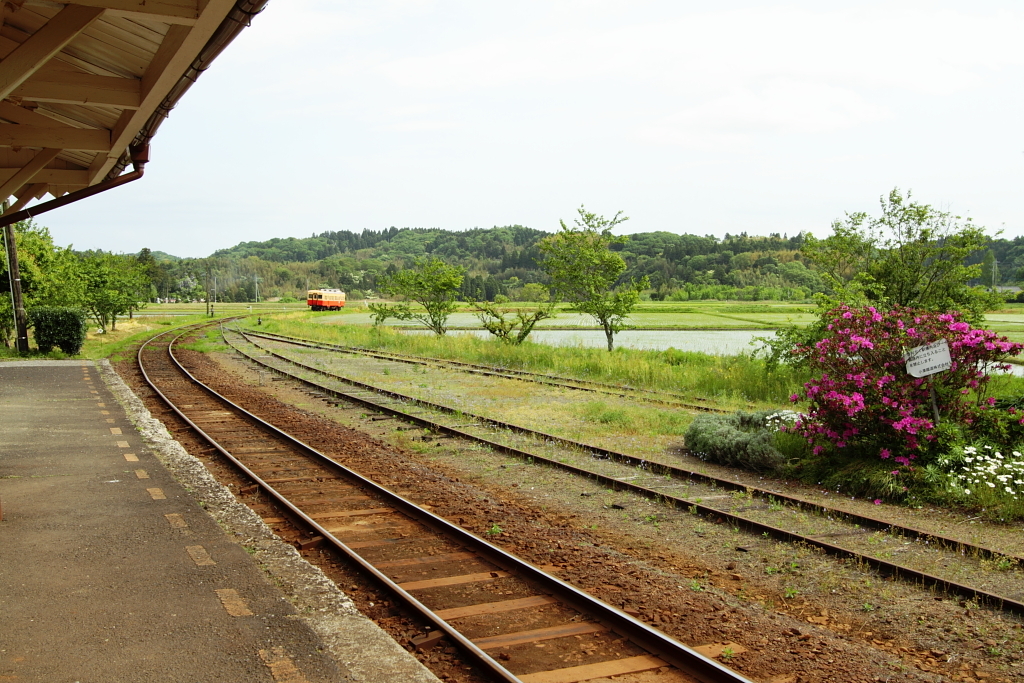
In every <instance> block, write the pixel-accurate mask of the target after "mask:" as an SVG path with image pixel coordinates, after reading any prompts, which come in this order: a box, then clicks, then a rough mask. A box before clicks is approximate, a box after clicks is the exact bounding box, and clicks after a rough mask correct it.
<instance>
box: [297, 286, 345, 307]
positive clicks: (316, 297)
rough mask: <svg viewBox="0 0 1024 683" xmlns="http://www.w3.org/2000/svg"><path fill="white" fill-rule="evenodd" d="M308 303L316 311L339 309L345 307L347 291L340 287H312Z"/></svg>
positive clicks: (307, 295)
mask: <svg viewBox="0 0 1024 683" xmlns="http://www.w3.org/2000/svg"><path fill="white" fill-rule="evenodd" d="M306 303H307V304H308V305H309V307H310V308H312V309H313V310H314V311H339V310H341V309H342V308H344V307H345V292H343V291H341V290H340V289H311V290H309V291H308V292H307V293H306Z"/></svg>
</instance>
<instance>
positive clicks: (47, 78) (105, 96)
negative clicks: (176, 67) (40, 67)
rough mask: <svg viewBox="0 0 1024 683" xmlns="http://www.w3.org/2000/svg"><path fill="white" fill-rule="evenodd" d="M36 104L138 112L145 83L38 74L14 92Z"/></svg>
mask: <svg viewBox="0 0 1024 683" xmlns="http://www.w3.org/2000/svg"><path fill="white" fill-rule="evenodd" d="M11 95H12V96H14V97H20V98H22V99H23V100H32V101H33V102H60V103H62V104H89V105H106V106H110V107H120V108H123V109H138V108H139V105H140V104H141V102H142V81H141V80H139V79H137V78H117V77H113V76H93V75H92V74H83V73H75V72H72V71H54V70H51V71H48V72H46V73H37V74H36V75H35V76H33V77H32V78H30V79H29V80H27V81H26V82H25V83H23V84H22V85H21V86H19V87H18V88H16V89H15V90H14V92H12V93H11Z"/></svg>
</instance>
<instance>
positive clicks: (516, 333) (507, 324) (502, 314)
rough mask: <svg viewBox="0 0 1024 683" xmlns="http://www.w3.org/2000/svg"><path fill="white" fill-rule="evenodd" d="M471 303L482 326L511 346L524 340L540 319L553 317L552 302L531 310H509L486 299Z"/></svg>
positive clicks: (553, 308)
mask: <svg viewBox="0 0 1024 683" xmlns="http://www.w3.org/2000/svg"><path fill="white" fill-rule="evenodd" d="M471 303H472V304H473V305H474V306H475V307H476V311H475V312H476V317H477V318H479V319H480V324H481V325H483V328H484V329H485V330H487V331H488V332H490V333H491V334H493V335H494V336H495V337H497V338H498V339H500V340H501V341H503V342H505V343H506V344H511V345H512V346H519V345H520V344H522V343H523V342H524V341H526V338H527V337H529V336H530V333H531V332H533V328H534V326H536V325H537V323H539V322H540V321H541V320H545V319H547V318H554V317H555V304H554V303H551V304H548V305H546V306H541V307H540V308H536V309H533V310H529V309H526V308H516V309H514V310H511V311H509V310H507V309H503V308H500V307H499V306H498V304H497V303H490V302H488V301H473V302H471Z"/></svg>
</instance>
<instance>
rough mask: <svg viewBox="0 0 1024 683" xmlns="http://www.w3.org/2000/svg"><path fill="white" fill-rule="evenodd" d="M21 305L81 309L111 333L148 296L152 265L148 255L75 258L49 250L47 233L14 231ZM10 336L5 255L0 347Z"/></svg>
mask: <svg viewBox="0 0 1024 683" xmlns="http://www.w3.org/2000/svg"><path fill="white" fill-rule="evenodd" d="M14 229H15V230H14V232H15V242H16V244H17V248H18V258H19V262H20V274H21V286H22V294H23V297H24V301H25V305H26V307H27V308H29V309H30V310H31V309H32V308H41V307H70V308H75V309H81V310H82V311H84V312H85V313H87V314H88V316H89V317H90V318H92V319H93V320H94V321H95V322H96V324H97V325H98V326H99V328H100V329H102V330H108V329H109V330H113V329H115V327H116V325H117V319H118V318H119V317H123V316H126V315H127V316H130V315H131V314H132V313H133V312H134V311H136V310H138V309H139V308H141V307H142V306H144V305H145V303H146V302H147V301H149V299H150V295H151V294H152V286H151V272H152V271H153V269H154V267H155V260H154V259H153V257H152V255H151V254H149V253H148V251H145V250H144V251H143V252H142V253H140V254H114V253H110V252H105V251H84V252H76V251H75V250H74V249H72V248H71V247H70V246H69V247H60V246H57V245H55V244H54V242H53V238H52V237H51V235H50V231H49V230H48V229H47V228H45V227H43V226H39V225H36V224H35V223H33V222H32V221H25V222H22V223H17V224H15V226H14ZM13 334H14V311H13V308H12V305H11V295H10V280H9V277H8V272H7V262H6V254H5V258H4V261H3V262H2V263H0V342H2V343H3V344H4V345H5V346H6V345H9V343H10V340H11V337H12V336H13Z"/></svg>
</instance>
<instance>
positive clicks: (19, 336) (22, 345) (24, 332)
mask: <svg viewBox="0 0 1024 683" xmlns="http://www.w3.org/2000/svg"><path fill="white" fill-rule="evenodd" d="M2 206H3V213H6V212H7V202H6V201H5V202H3V204H2ZM4 244H6V245H7V277H8V279H9V280H10V283H11V306H12V307H13V308H14V329H15V335H16V339H15V348H17V349H18V353H28V316H27V315H26V313H25V302H24V300H23V299H22V297H21V271H20V270H19V269H18V242H17V240H15V238H14V226H13V225H6V226H4Z"/></svg>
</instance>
